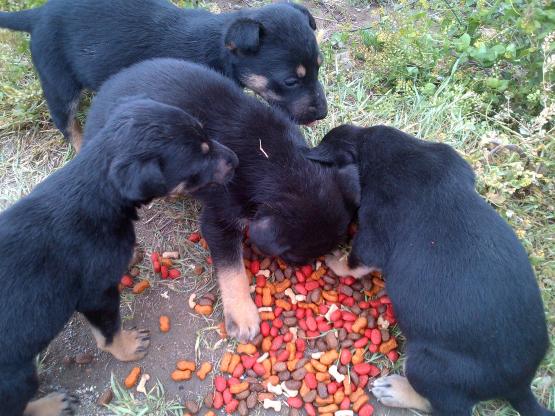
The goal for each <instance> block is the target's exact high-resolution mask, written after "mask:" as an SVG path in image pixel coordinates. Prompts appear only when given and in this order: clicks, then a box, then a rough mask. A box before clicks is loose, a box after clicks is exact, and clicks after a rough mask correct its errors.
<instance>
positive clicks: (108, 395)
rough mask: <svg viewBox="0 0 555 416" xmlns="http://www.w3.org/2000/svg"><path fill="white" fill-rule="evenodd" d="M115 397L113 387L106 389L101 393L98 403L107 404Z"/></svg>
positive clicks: (100, 404)
mask: <svg viewBox="0 0 555 416" xmlns="http://www.w3.org/2000/svg"><path fill="white" fill-rule="evenodd" d="M113 398H114V393H113V392H112V389H108V390H104V392H103V393H102V394H101V395H100V397H99V398H98V400H97V401H96V403H98V405H99V406H107V405H108V404H109V403H110V402H111V401H112V399H113Z"/></svg>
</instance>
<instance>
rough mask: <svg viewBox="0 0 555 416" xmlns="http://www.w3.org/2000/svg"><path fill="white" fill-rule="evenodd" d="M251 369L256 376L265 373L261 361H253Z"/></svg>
mask: <svg viewBox="0 0 555 416" xmlns="http://www.w3.org/2000/svg"><path fill="white" fill-rule="evenodd" d="M252 369H253V371H254V372H255V373H256V375H258V376H261V377H262V376H263V375H264V374H266V369H265V368H264V366H263V365H262V364H261V363H255V364H254V365H253V366H252Z"/></svg>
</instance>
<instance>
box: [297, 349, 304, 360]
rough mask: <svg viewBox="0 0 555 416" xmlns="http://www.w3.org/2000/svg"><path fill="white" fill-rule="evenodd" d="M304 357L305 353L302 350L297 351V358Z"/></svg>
mask: <svg viewBox="0 0 555 416" xmlns="http://www.w3.org/2000/svg"><path fill="white" fill-rule="evenodd" d="M303 357H304V353H303V352H302V351H297V352H296V353H295V358H296V359H297V360H300V359H302V358H303Z"/></svg>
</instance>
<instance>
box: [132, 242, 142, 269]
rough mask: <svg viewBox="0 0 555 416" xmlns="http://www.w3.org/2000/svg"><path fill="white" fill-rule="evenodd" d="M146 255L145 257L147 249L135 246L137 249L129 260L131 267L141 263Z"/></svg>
mask: <svg viewBox="0 0 555 416" xmlns="http://www.w3.org/2000/svg"><path fill="white" fill-rule="evenodd" d="M144 257H145V251H144V250H143V249H142V248H140V247H135V249H134V250H133V257H132V258H131V261H130V262H129V267H133V266H135V265H137V264H139V263H140V262H142V261H143V259H144Z"/></svg>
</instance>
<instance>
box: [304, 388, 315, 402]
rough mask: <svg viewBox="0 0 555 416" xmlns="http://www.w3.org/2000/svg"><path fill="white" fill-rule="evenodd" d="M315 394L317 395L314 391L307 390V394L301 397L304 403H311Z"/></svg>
mask: <svg viewBox="0 0 555 416" xmlns="http://www.w3.org/2000/svg"><path fill="white" fill-rule="evenodd" d="M317 394H318V393H317V392H316V390H309V391H308V393H306V394H304V395H302V396H301V397H302V398H303V400H304V401H305V402H307V403H312V402H313V401H314V400H316V396H317Z"/></svg>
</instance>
